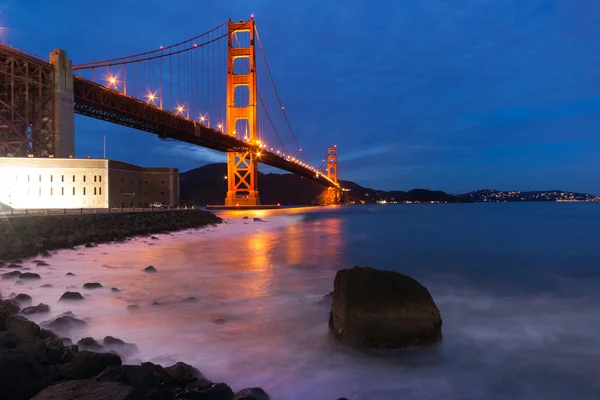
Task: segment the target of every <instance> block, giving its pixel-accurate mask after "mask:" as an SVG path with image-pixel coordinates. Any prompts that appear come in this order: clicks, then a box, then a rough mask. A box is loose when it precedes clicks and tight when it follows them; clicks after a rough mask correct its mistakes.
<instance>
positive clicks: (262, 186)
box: [180, 163, 600, 205]
mask: <svg viewBox="0 0 600 400" xmlns="http://www.w3.org/2000/svg"><path fill="white" fill-rule="evenodd" d="M226 175H227V164H225V163H222V164H208V165H205V166H203V167H200V168H196V169H193V170H191V171H187V172H183V173H182V174H180V193H181V196H180V197H181V200H182V202H187V203H188V204H196V205H205V204H223V200H224V199H225V196H226V194H227V180H226V179H225V176H226ZM340 183H341V185H342V187H344V188H345V189H349V191H345V192H344V199H343V201H344V203H349V204H353V203H354V204H358V203H376V202H383V201H385V202H388V203H393V202H398V203H408V202H410V203H431V202H440V203H446V202H447V203H472V202H505V201H507V202H508V201H600V197H597V196H593V195H590V194H586V193H573V192H566V191H561V190H546V191H535V192H519V191H510V192H502V191H499V190H494V189H485V190H477V191H474V192H469V193H465V194H459V195H453V194H448V193H445V192H442V191H441V190H427V189H413V190H409V191H408V192H405V191H384V190H375V189H369V188H365V187H362V186H360V185H358V184H356V183H354V182H351V181H340ZM258 189H259V192H260V197H261V201H262V203H263V204H277V203H280V204H282V205H310V204H318V203H319V199H320V198H321V195H322V194H323V192H325V191H326V189H325V188H324V187H323V186H321V185H319V184H318V183H316V182H314V181H312V180H310V179H305V178H302V177H300V176H298V175H293V174H263V173H259V176H258Z"/></svg>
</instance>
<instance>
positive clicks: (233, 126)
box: [225, 18, 260, 206]
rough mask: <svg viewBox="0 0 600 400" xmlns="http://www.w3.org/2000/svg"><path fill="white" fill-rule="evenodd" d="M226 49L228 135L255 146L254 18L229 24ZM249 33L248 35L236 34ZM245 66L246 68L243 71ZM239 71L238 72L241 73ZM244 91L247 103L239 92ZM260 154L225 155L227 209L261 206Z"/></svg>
mask: <svg viewBox="0 0 600 400" xmlns="http://www.w3.org/2000/svg"><path fill="white" fill-rule="evenodd" d="M228 24H229V35H228V36H229V38H228V47H227V132H228V133H229V134H230V135H233V136H234V135H236V132H239V134H240V135H241V134H242V130H243V131H245V132H244V133H246V132H247V133H246V134H247V136H248V139H249V141H250V143H252V144H253V145H256V144H258V135H257V132H256V130H257V123H256V98H257V96H256V57H255V55H256V54H255V30H254V19H253V18H252V19H250V21H247V22H231V20H230V21H229V23H228ZM239 33H242V34H244V33H248V35H239V36H238V34H239ZM244 67H245V68H244ZM240 72H241V73H240ZM242 87H246V88H247V95H246V96H247V104H244V100H246V99H241V98H236V94H237V95H239V97H242V93H243V91H242V90H236V89H237V88H242ZM258 156H259V155H258V154H256V153H254V152H252V151H250V150H248V151H245V152H241V153H237V152H229V153H227V197H226V198H225V205H226V206H236V205H240V206H241V205H246V206H255V205H259V204H260V197H259V196H258V162H257V157H258Z"/></svg>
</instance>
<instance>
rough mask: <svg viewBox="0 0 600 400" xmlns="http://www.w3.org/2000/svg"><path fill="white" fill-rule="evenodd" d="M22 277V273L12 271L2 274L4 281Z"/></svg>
mask: <svg viewBox="0 0 600 400" xmlns="http://www.w3.org/2000/svg"><path fill="white" fill-rule="evenodd" d="M20 276H21V272H20V271H11V272H5V273H4V274H2V279H14V278H18V277H20Z"/></svg>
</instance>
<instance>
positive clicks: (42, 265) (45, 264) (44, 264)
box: [36, 261, 50, 267]
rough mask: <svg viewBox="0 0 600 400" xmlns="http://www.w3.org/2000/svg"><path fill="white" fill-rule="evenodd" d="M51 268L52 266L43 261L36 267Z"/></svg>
mask: <svg viewBox="0 0 600 400" xmlns="http://www.w3.org/2000/svg"><path fill="white" fill-rule="evenodd" d="M49 266H50V264H48V263H47V262H45V261H41V262H39V263H37V264H36V267H49Z"/></svg>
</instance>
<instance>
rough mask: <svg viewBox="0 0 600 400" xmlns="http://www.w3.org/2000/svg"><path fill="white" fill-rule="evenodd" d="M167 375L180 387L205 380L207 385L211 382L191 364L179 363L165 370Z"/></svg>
mask: <svg viewBox="0 0 600 400" xmlns="http://www.w3.org/2000/svg"><path fill="white" fill-rule="evenodd" d="M165 371H166V373H167V374H168V375H169V376H170V377H171V379H173V381H175V382H176V383H177V385H178V386H181V387H184V386H186V385H187V384H188V383H192V382H194V381H197V380H203V381H205V382H206V385H205V386H207V385H209V384H210V381H209V380H208V379H206V377H205V376H204V375H202V373H201V372H200V371H198V369H196V368H194V367H192V366H191V365H189V364H186V363H183V362H178V363H176V364H173V365H171V366H170V367H167V368H165Z"/></svg>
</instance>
